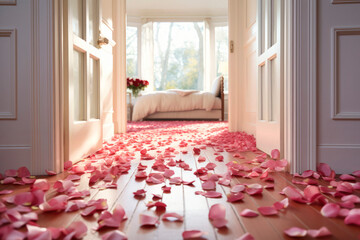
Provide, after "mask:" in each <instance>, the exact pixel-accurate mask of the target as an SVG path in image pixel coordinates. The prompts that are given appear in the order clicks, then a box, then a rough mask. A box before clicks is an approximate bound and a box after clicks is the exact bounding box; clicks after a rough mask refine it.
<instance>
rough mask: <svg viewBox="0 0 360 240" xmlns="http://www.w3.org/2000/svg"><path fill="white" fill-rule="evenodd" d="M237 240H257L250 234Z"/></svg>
mask: <svg viewBox="0 0 360 240" xmlns="http://www.w3.org/2000/svg"><path fill="white" fill-rule="evenodd" d="M236 240H255V238H254V237H253V236H252V235H251V234H250V233H245V234H244V235H242V236H241V237H239V238H237V239H236Z"/></svg>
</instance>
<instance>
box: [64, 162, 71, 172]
mask: <svg viewBox="0 0 360 240" xmlns="http://www.w3.org/2000/svg"><path fill="white" fill-rule="evenodd" d="M72 165H73V164H72V162H71V161H66V162H65V163H64V170H69V169H70V168H71V167H72Z"/></svg>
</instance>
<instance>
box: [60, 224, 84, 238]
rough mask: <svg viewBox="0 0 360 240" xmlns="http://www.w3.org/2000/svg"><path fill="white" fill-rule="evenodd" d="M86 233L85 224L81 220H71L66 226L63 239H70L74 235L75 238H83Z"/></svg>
mask: <svg viewBox="0 0 360 240" xmlns="http://www.w3.org/2000/svg"><path fill="white" fill-rule="evenodd" d="M86 233H87V226H86V225H85V223H83V222H81V221H76V222H72V223H71V225H70V226H69V227H68V228H66V231H65V235H66V237H65V238H64V240H67V239H68V240H70V239H72V236H74V237H75V238H76V239H81V238H83V237H84V236H85V235H86Z"/></svg>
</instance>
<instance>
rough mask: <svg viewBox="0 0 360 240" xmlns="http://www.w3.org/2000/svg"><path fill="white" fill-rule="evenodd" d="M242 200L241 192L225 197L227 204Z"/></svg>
mask: <svg viewBox="0 0 360 240" xmlns="http://www.w3.org/2000/svg"><path fill="white" fill-rule="evenodd" d="M243 198H244V194H243V193H242V192H237V193H230V194H228V195H227V201H228V202H231V203H232V202H237V201H240V200H242V199H243Z"/></svg>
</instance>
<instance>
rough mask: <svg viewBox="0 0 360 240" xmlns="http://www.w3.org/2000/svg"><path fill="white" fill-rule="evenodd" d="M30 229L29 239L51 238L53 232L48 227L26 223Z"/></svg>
mask: <svg viewBox="0 0 360 240" xmlns="http://www.w3.org/2000/svg"><path fill="white" fill-rule="evenodd" d="M26 228H27V230H28V232H27V239H28V240H42V239H44V240H45V239H51V232H50V231H48V230H47V229H46V228H41V227H38V226H33V225H29V224H28V225H26Z"/></svg>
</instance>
